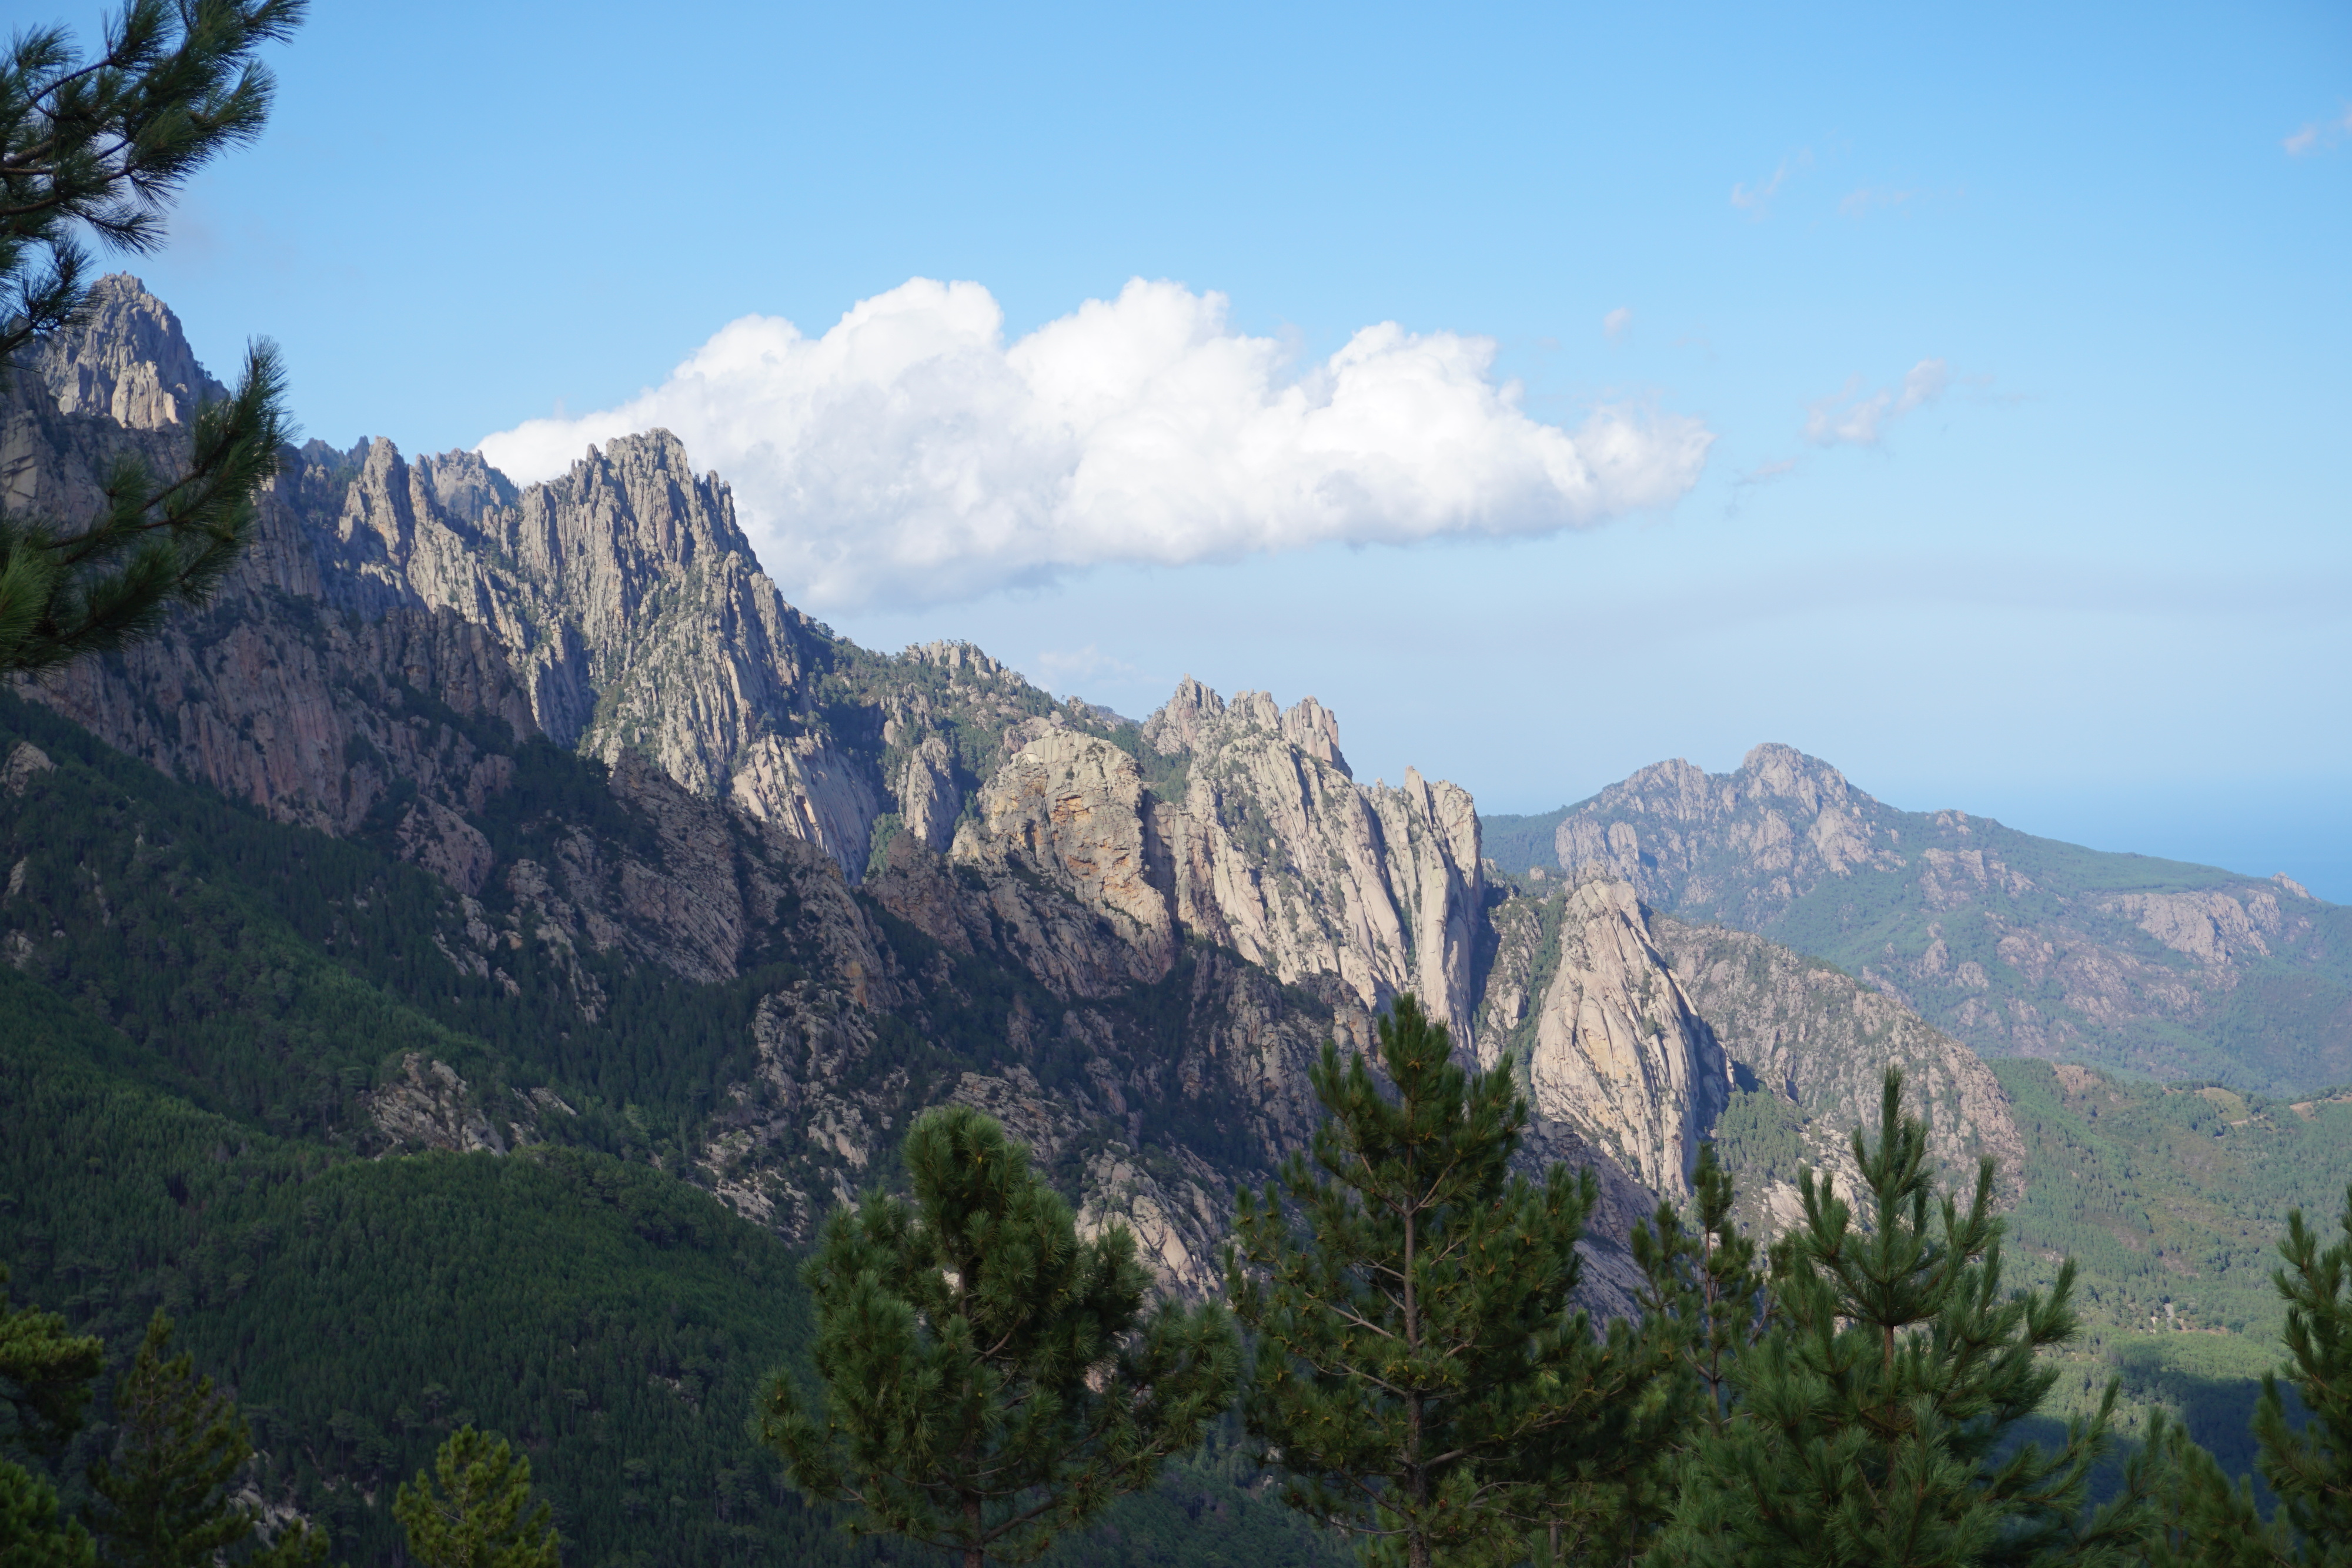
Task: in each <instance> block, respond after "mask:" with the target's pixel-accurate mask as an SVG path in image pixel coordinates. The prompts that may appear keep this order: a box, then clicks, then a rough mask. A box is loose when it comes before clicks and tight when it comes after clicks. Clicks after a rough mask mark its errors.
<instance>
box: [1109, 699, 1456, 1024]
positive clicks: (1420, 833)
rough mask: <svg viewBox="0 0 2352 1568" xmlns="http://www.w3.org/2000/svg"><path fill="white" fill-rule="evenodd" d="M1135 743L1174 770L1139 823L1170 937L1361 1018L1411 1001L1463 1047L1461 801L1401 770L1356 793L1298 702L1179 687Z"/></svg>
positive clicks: (1326, 723) (1322, 714)
mask: <svg viewBox="0 0 2352 1568" xmlns="http://www.w3.org/2000/svg"><path fill="white" fill-rule="evenodd" d="M1142 737H1143V739H1144V740H1145V741H1146V742H1148V743H1149V744H1150V745H1151V746H1152V747H1154V748H1155V749H1157V750H1158V751H1160V753H1161V754H1163V755H1167V756H1173V757H1181V758H1183V759H1184V760H1185V763H1186V773H1185V779H1186V785H1185V789H1184V791H1183V793H1182V795H1181V798H1176V799H1171V800H1163V801H1161V802H1160V803H1159V805H1158V806H1157V808H1156V809H1155V811H1154V814H1153V822H1154V826H1155V828H1156V830H1157V834H1158V837H1159V840H1160V843H1161V844H1163V845H1164V846H1165V849H1166V853H1167V856H1168V860H1169V866H1170V873H1169V874H1170V877H1171V887H1172V891H1173V894H1174V898H1175V908H1176V916H1177V920H1178V922H1179V923H1180V925H1181V926H1182V927H1183V928H1184V929H1185V930H1187V931H1190V932H1193V933H1196V934H1198V935H1199V936H1202V937H1204V938H1206V939H1207V940H1209V941H1212V942H1214V943H1217V944H1219V945H1220V946H1227V947H1230V948H1232V949H1233V950H1234V951H1235V952H1237V953H1239V954H1241V955H1242V956H1244V958H1247V959H1249V960H1250V961H1251V962H1252V963H1255V964H1261V965H1263V966H1265V967H1266V968H1267V969H1269V970H1271V971H1273V972H1274V973H1275V974H1276V975H1278V976H1280V977H1282V978H1283V979H1285V980H1293V981H1296V980H1299V979H1303V978H1304V977H1307V976H1311V975H1329V976H1333V977H1337V978H1338V979H1339V981H1340V982H1341V983H1342V984H1344V985H1345V986H1346V987H1347V988H1349V990H1350V991H1351V992H1353V993H1354V995H1355V996H1356V998H1357V999H1358V1000H1359V1001H1360V1003H1361V1004H1362V1005H1363V1006H1365V1007H1370V1008H1377V1007H1380V1006H1382V1005H1384V1004H1385V1003H1386V1001H1387V1000H1388V998H1391V997H1392V996H1395V995H1396V994H1397V993H1398V992H1400V991H1406V990H1410V991H1412V992H1414V993H1416V994H1417V995H1419V996H1420V997H1421V998H1423V1002H1424V1004H1425V1005H1426V1006H1428V1007H1429V1009H1431V1010H1432V1012H1433V1013H1434V1014H1435V1015H1436V1016H1437V1017H1439V1018H1441V1019H1444V1020H1445V1021H1446V1022H1447V1023H1448V1025H1449V1026H1451V1027H1452V1029H1453V1030H1454V1036H1455V1038H1456V1039H1457V1040H1465V1041H1466V1040H1468V1039H1469V1030H1470V1024H1471V1019H1472V1017H1473V1013H1474V1010H1475V998H1474V997H1473V995H1472V988H1471V953H1472V949H1473V947H1474V946H1475V923H1476V920H1477V913H1478V909H1479V906H1480V904H1481V902H1482V901H1483V899H1484V896H1485V882H1484V877H1485V873H1484V871H1483V869H1482V867H1481V862H1480V859H1479V854H1478V818H1477V812H1476V810H1475V808H1474V807H1473V805H1472V803H1471V800H1470V796H1469V794H1468V793H1467V791H1465V790H1463V789H1460V788H1458V787H1457V786H1454V785H1453V784H1448V783H1444V782H1442V781H1441V782H1439V783H1435V784H1431V783H1429V782H1427V781H1425V780H1424V779H1423V778H1422V777H1421V775H1420V774H1419V773H1418V772H1416V771H1414V770H1412V769H1410V768H1408V769H1407V770H1406V773H1405V779H1404V782H1403V784H1402V787H1396V788H1391V787H1390V786H1388V785H1386V784H1383V783H1374V784H1372V785H1370V786H1365V785H1360V784H1358V783H1356V782H1355V780H1354V779H1353V778H1351V777H1350V775H1349V772H1348V769H1347V765H1346V762H1345V759H1344V758H1342V757H1341V755H1340V752H1339V726H1338V721H1337V720H1336V719H1334V718H1333V717H1332V716H1331V714H1330V712H1329V710H1328V709H1326V708H1324V707H1323V706H1321V705H1320V704H1318V703H1316V702H1315V701H1314V699H1313V698H1311V697H1310V698H1308V699H1307V700H1306V701H1304V702H1301V703H1299V704H1298V705H1297V706H1294V707H1292V708H1291V709H1290V710H1289V711H1288V712H1287V713H1285V712H1284V711H1283V710H1282V709H1280V708H1278V707H1277V706H1276V705H1275V702H1274V699H1273V698H1272V697H1271V696H1269V695H1267V694H1265V693H1264V692H1244V693H1243V694H1241V695H1239V696H1237V697H1235V698H1234V700H1233V702H1232V703H1231V704H1230V705H1228V704H1227V703H1225V702H1224V701H1223V699H1222V698H1220V697H1219V696H1218V695H1217V694H1216V693H1214V692H1213V691H1210V690H1209V689H1208V688H1207V687H1205V686H1203V685H1201V684H1200V683H1199V682H1197V681H1194V680H1192V678H1191V677H1190V676H1187V677H1186V678H1185V680H1184V682H1183V684H1181V685H1179V686H1178V688H1177V690H1176V694H1175V695H1174V696H1172V697H1171V699H1170V700H1169V702H1168V704H1167V706H1164V707H1162V708H1160V711H1159V712H1157V713H1155V714H1154V715H1153V716H1151V718H1150V720H1149V721H1147V722H1146V724H1145V725H1144V727H1143V730H1142Z"/></svg>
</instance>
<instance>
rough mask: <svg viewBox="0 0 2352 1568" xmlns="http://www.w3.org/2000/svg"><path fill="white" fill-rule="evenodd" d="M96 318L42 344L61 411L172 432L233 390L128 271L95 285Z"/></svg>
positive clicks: (40, 361)
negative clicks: (200, 357)
mask: <svg viewBox="0 0 2352 1568" xmlns="http://www.w3.org/2000/svg"><path fill="white" fill-rule="evenodd" d="M89 303H90V313H89V318H88V319H86V320H85V321H84V322H83V323H82V324H81V325H80V326H79V327H73V328H69V329H67V330H65V331H63V332H59V333H58V334H57V335H56V336H54V337H52V338H50V339H49V340H47V342H45V343H44V344H42V346H41V348H40V350H38V352H37V355H36V357H35V365H36V368H37V373H38V374H39V376H40V379H41V381H42V382H43V384H44V385H46V386H47V388H48V391H49V395H50V396H51V397H53V398H55V399H56V400H57V405H58V412H59V413H91V414H99V415H102V416H104V417H106V418H109V419H111V420H113V421H114V422H115V423H118V424H121V425H122V426H124V427H125V428H126V429H130V430H167V429H171V428H173V427H174V426H178V425H184V424H186V423H188V422H189V421H190V420H192V419H194V417H195V413H196V405H197V404H198V403H200V402H209V401H211V400H213V399H216V398H225V397H226V396H227V395H228V389H227V388H226V387H224V386H222V385H221V384H220V382H216V381H215V380H213V378H212V377H211V376H209V375H207V374H206V373H205V368H204V366H202V365H200V364H198V363H196V354H195V350H194V349H192V348H190V347H189V346H188V340H187V337H186V336H185V334H184V333H183V332H182V331H181V330H180V319H179V318H178V317H177V316H174V315H173V314H172V308H171V307H170V306H168V305H166V304H164V303H163V301H162V300H161V299H158V298H155V297H154V296H153V295H152V294H150V293H148V292H147V286H146V285H145V284H143V283H142V282H140V281H139V279H137V278H136V277H131V275H130V274H129V273H127V272H117V273H112V274H110V275H109V276H107V277H101V278H100V279H99V280H98V281H97V282H96V283H94V284H92V285H91V286H90V290H89Z"/></svg>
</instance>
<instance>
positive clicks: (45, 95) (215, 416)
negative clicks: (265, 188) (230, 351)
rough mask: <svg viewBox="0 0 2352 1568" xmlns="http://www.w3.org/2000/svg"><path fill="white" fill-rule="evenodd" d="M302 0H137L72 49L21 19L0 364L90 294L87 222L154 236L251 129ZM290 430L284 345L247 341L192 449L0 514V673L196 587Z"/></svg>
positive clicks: (109, 240) (228, 557)
mask: <svg viewBox="0 0 2352 1568" xmlns="http://www.w3.org/2000/svg"><path fill="white" fill-rule="evenodd" d="M306 4H307V0H181V3H179V4H173V3H171V0H131V3H130V4H129V5H126V6H125V7H124V8H123V10H122V11H121V13H120V14H119V15H118V16H114V17H113V18H111V19H110V21H109V22H108V24H107V26H106V33H105V41H104V43H103V45H102V47H100V50H99V52H98V54H97V56H96V57H94V58H90V59H87V60H86V59H84V58H83V57H81V55H80V54H79V51H78V50H77V49H76V48H75V47H74V45H73V42H72V37H71V35H70V34H69V33H68V31H67V30H66V29H65V28H63V27H43V28H34V29H30V30H27V31H25V32H22V33H19V34H18V35H17V36H16V38H15V39H14V40H13V41H12V43H11V44H10V46H9V50H8V55H7V58H6V63H5V67H0V373H4V372H5V369H8V368H13V367H14V366H15V363H16V359H17V355H18V352H19V350H23V349H25V348H26V346H27V345H28V344H31V343H33V342H35V341H36V340H39V339H43V338H46V337H48V336H50V335H52V334H55V333H58V332H62V331H66V330H68V329H71V328H73V327H74V326H76V325H78V324H79V321H80V320H81V319H82V317H83V315H84V313H85V311H86V310H87V308H88V304H89V283H88V281H87V275H88V273H89V260H90V258H89V249H88V246H86V245H85V243H84V235H93V236H95V237H96V239H97V240H98V241H99V242H100V243H101V244H103V245H106V246H110V247H112V248H114V249H117V250H123V251H129V252H132V253H138V252H142V251H147V250H152V249H154V248H155V247H157V246H161V245H162V244H163V241H164V238H165V235H166V231H165V226H164V217H165V214H167V212H168V211H169V209H170V207H171V204H172V203H173V200H174V198H176V197H177V195H178V194H179V193H180V191H181V189H182V188H183V187H184V185H185V184H186V183H187V181H188V179H189V177H190V176H191V175H193V174H194V172H196V171H197V170H198V169H200V168H202V167H203V166H204V165H205V163H207V162H210V161H211V160H212V159H213V158H215V157H216V156H217V155H219V154H220V153H221V152H226V151H227V150H228V149H230V148H232V147H236V146H239V145H242V144H244V143H247V142H249V141H252V140H253V139H254V138H255V137H257V136H258V135H259V134H260V133H261V129H262V126H263V125H264V123H265V122H266V121H267V120H268V113H269V105H270V99H271V97H272V94H273V92H274V89H275V83H274V81H273V79H272V78H271V76H270V73H269V71H268V68H267V67H266V66H264V65H263V64H262V63H261V61H260V60H259V59H258V58H257V52H258V50H259V49H260V47H262V46H263V45H264V44H267V43H269V42H271V41H273V40H278V39H283V38H285V37H289V35H291V34H292V32H293V31H294V29H295V27H296V26H298V25H299V23H300V21H301V19H302V16H303V13H304V10H305V8H306ZM291 433H292V425H291V423H290V422H289V419H288V417H287V414H286V412H285V377H284V373H283V371H282V370H281V368H280V366H279V362H278V355H277V351H276V350H275V349H274V348H272V347H271V346H270V345H269V344H268V343H267V342H260V341H257V342H255V343H254V344H253V345H252V346H251V347H250V348H249V349H248V350H247V355H246V363H245V368H244V371H243V374H242V375H241V376H240V377H239V379H238V382H237V387H236V392H234V393H233V394H231V395H230V396H229V397H228V398H226V399H225V400H221V401H219V402H212V403H208V404H206V405H205V406H204V407H202V408H200V409H198V410H197V411H196V413H195V417H194V421H193V423H192V425H191V428H190V432H189V435H190V442H189V456H188V461H187V463H186V465H185V466H184V468H183V469H182V470H181V471H180V472H178V473H177V474H175V475H169V476H163V475H158V474H157V473H155V472H154V471H153V469H152V467H151V465H149V464H148V463H147V462H146V461H145V460H144V459H142V458H141V457H139V456H137V455H131V454H125V455H121V456H120V457H118V458H117V459H116V460H115V462H114V464H113V465H112V467H111V469H110V471H109V472H108V473H107V474H106V475H105V476H104V477H103V481H102V483H101V486H100V489H101V491H102V493H103V502H102V505H101V506H100V507H99V509H98V512H97V514H96V516H94V517H80V518H72V519H67V518H60V517H40V516H8V515H5V514H0V674H5V673H9V672H17V671H39V670H47V669H52V668H55V667H57V666H58V665H59V664H66V663H68V662H69V661H71V660H73V659H75V658H77V657H79V656H80V655H81V654H84V653H97V652H103V651H105V650H107V649H110V648H117V647H121V645H123V644H124V643H128V642H131V641H133V640H135V639H137V638H139V637H142V636H144V635H147V634H148V633H150V632H152V631H153V630H154V629H155V628H156V626H157V625H158V624H160V623H161V622H162V620H163V617H164V615H165V614H167V613H168V612H169V611H170V609H171V607H172V606H173V604H174V603H181V602H194V601H201V600H203V599H204V598H205V596H206V595H208V594H209V593H210V592H211V591H213V590H214V589H215V587H216V586H217V585H218V584H219V582H220V580H221V579H222V577H223V576H224V575H225V574H226V572H227V570H228V569H229V568H230V566H231V565H233V564H234V563H235V561H236V557H237V554H238V552H239V551H240V550H242V549H244V547H245V545H246V542H247V539H248V538H250V537H251V534H252V531H253V527H254V522H255V517H256V511H255V497H256V495H257V492H258V491H259V490H260V488H261V486H263V485H264V484H265V483H267V482H268V479H269V478H270V477H271V476H273V475H274V474H276V472H277V469H278V448H279V447H280V446H281V445H282V444H284V443H285V441H286V440H287V438H288V437H289V435H290V434H291Z"/></svg>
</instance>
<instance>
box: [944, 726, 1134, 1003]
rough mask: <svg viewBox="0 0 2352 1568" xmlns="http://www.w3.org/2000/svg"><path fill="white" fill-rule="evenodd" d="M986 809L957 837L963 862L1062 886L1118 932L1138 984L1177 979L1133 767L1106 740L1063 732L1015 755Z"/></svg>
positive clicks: (985, 796)
mask: <svg viewBox="0 0 2352 1568" xmlns="http://www.w3.org/2000/svg"><path fill="white" fill-rule="evenodd" d="M979 803H980V810H979V814H978V815H977V816H975V817H973V818H972V819H971V820H970V821H967V822H966V823H965V824H964V825H963V826H962V827H961V829H960V830H958V831H957V833H956V838H955V845H954V849H953V852H952V855H951V858H952V859H953V860H954V861H956V862H958V863H959V864H965V865H972V866H977V867H981V868H982V869H983V870H1004V869H1018V870H1021V871H1026V872H1028V873H1031V874H1034V875H1037V876H1042V877H1044V878H1045V879H1047V880H1049V881H1051V882H1053V883H1055V884H1056V885H1058V886H1060V887H1062V888H1063V889H1065V890H1066V891H1067V892H1068V893H1069V894H1071V896H1072V897H1073V898H1075V899H1076V902H1077V903H1078V904H1080V905H1081V906H1083V907H1084V908H1086V909H1087V910H1090V911H1092V912H1093V913H1094V914H1096V915H1099V916H1101V917H1102V918H1103V919H1104V920H1105V921H1107V922H1108V923H1109V924H1110V925H1111V927H1112V928H1113V929H1114V930H1115V931H1117V932H1118V936H1119V937H1120V938H1121V940H1122V941H1123V942H1124V943H1125V944H1126V945H1127V946H1128V947H1129V949H1130V950H1131V951H1132V953H1133V955H1134V957H1133V961H1132V963H1131V964H1130V965H1129V971H1130V974H1131V976H1132V977H1133V978H1136V979H1139V980H1147V981H1149V980H1156V979H1159V978H1160V977H1161V976H1163V975H1165V974H1167V973H1168V970H1169V968H1170V967H1171V965H1172V964H1173V963H1174V962H1175V957H1176V941H1177V936H1176V926H1175V921H1174V918H1173V916H1172V914H1171V909H1170V902H1169V897H1168V891H1167V887H1166V875H1165V872H1164V870H1160V874H1158V875H1156V876H1155V874H1154V873H1155V870H1159V868H1156V867H1155V866H1154V864H1153V862H1154V860H1155V858H1157V857H1156V856H1155V854H1154V846H1153V844H1152V843H1151V841H1150V826H1149V823H1148V821H1147V820H1146V811H1145V803H1144V789H1143V775H1142V772H1141V771H1140V770H1139V768H1137V767H1136V765H1135V759H1134V758H1131V757H1129V755H1128V754H1127V753H1126V752H1124V751H1121V750H1120V749H1119V748H1118V747H1116V746H1113V745H1112V744H1111V743H1110V742H1109V741H1107V740H1104V739H1102V738H1100V737H1096V736H1090V735H1079V734H1076V733H1073V732H1071V731H1067V730H1058V731H1055V732H1053V733H1050V734H1047V735H1045V736H1043V737H1040V738H1038V739H1036V740H1034V741H1032V742H1030V743H1029V744H1028V745H1027V746H1025V747H1023V748H1022V749H1021V750H1019V751H1018V752H1016V753H1014V754H1013V758H1012V759H1011V760H1010V761H1008V762H1007V763H1006V764H1005V765H1004V767H1003V768H1001V769H1000V770H999V771H998V772H997V774H996V777H995V778H993V779H990V780H989V782H988V787H987V788H986V789H984V790H982V792H981V796H980V802H979Z"/></svg>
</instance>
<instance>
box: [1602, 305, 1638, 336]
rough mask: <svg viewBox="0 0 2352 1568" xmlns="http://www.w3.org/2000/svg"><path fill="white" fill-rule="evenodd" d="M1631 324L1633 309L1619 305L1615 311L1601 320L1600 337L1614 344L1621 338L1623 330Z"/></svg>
mask: <svg viewBox="0 0 2352 1568" xmlns="http://www.w3.org/2000/svg"><path fill="white" fill-rule="evenodd" d="M1632 325H1633V307H1632V306H1630V305H1620V306H1619V307H1617V308H1616V309H1614V310H1612V311H1611V312H1609V314H1608V315H1606V316H1603V317H1602V318H1601V336H1602V337H1604V338H1606V339H1608V340H1610V341H1612V342H1614V341H1616V340H1618V339H1619V338H1622V337H1623V336H1624V334H1625V329H1626V328H1628V327H1631V326H1632Z"/></svg>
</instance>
